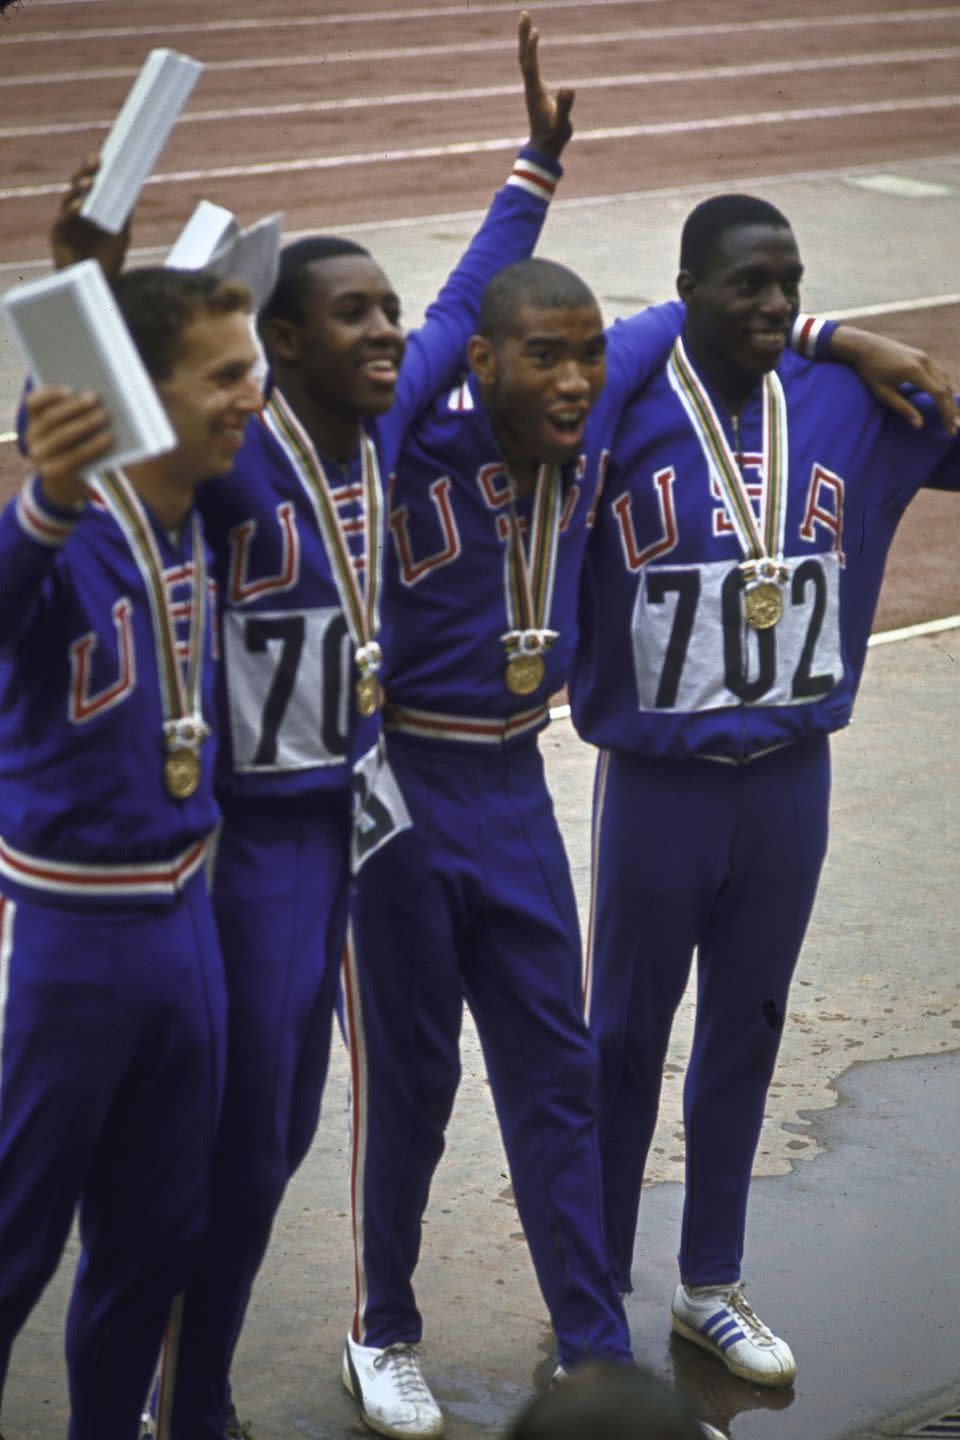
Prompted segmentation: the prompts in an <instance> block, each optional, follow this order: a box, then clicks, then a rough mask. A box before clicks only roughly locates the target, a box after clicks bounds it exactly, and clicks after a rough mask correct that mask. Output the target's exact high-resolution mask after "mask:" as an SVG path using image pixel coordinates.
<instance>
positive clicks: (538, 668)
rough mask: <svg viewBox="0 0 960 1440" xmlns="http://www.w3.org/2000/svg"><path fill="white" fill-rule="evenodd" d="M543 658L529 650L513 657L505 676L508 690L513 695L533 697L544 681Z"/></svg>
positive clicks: (508, 663) (508, 662)
mask: <svg viewBox="0 0 960 1440" xmlns="http://www.w3.org/2000/svg"><path fill="white" fill-rule="evenodd" d="M544 669H545V666H544V663H543V657H542V656H541V655H537V654H535V653H532V652H531V651H529V650H521V652H520V654H519V655H511V656H510V659H509V660H508V661H507V669H506V673H505V675H504V679H505V681H506V686H507V689H508V690H509V691H510V693H511V694H512V695H532V694H533V692H534V690H536V688H537V686H538V685H539V684H540V683H541V681H542V680H543V673H544Z"/></svg>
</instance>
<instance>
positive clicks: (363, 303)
mask: <svg viewBox="0 0 960 1440" xmlns="http://www.w3.org/2000/svg"><path fill="white" fill-rule="evenodd" d="M265 339H266V342H267V347H268V351H269V354H270V358H271V361H272V362H273V363H274V365H275V368H276V369H277V372H278V374H279V375H280V376H281V384H283V375H284V372H285V371H286V372H289V371H293V372H295V374H296V376H297V379H298V381H299V384H300V386H301V387H302V389H303V391H304V392H305V393H306V394H307V395H308V396H309V397H310V400H311V402H312V404H313V405H314V406H316V407H317V408H318V409H319V410H320V411H324V412H327V413H328V414H332V415H335V416H337V417H339V418H341V419H350V420H353V421H357V420H362V419H367V418H370V417H373V416H375V415H382V414H383V412H384V411H385V410H388V409H389V408H390V406H391V404H392V403H393V396H394V391H395V390H396V385H397V372H398V370H399V366H400V360H401V358H402V356H403V345H404V339H403V329H402V327H401V325H400V301H399V299H398V297H397V294H396V291H395V290H394V289H393V287H392V286H391V284H390V282H389V281H388V279H387V277H386V276H385V275H384V273H383V271H382V270H381V269H380V267H379V265H377V264H376V262H375V261H373V260H372V259H370V257H369V256H367V255H337V256H333V257H331V258H329V259H323V260H314V261H312V262H311V263H310V264H309V266H308V267H307V276H306V284H305V286H304V292H303V296H302V301H301V318H300V319H299V320H298V321H293V320H283V319H279V318H274V319H272V320H271V321H270V322H269V324H268V326H267V327H266V330H265Z"/></svg>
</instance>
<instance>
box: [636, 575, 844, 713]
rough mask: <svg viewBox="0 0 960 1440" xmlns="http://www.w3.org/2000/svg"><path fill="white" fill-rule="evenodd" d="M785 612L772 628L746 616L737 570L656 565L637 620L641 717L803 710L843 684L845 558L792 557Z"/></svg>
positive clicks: (644, 581)
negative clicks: (743, 708)
mask: <svg viewBox="0 0 960 1440" xmlns="http://www.w3.org/2000/svg"><path fill="white" fill-rule="evenodd" d="M786 563H787V564H788V566H789V569H790V574H789V576H788V578H787V579H786V580H785V582H784V584H783V587H782V595H783V602H784V605H783V614H782V616H781V618H780V619H779V620H778V621H777V623H776V625H773V626H771V627H770V629H768V630H757V629H754V627H753V626H751V625H749V624H748V623H747V621H746V619H745V618H744V608H743V588H744V586H743V576H742V575H741V573H740V569H739V567H738V566H737V565H731V564H730V563H729V561H716V562H714V563H711V564H708V565H663V566H660V565H650V566H647V567H646V568H645V569H644V570H643V571H642V572H641V574H640V577H639V584H638V587H637V597H636V601H635V603H634V609H633V617H632V639H633V664H634V673H635V676H636V683H637V698H638V704H639V708H640V709H641V710H682V711H696V710H720V709H724V708H725V707H729V706H734V705H803V704H812V703H815V702H816V701H817V700H820V699H821V698H822V697H823V696H824V695H826V694H827V693H828V692H829V691H830V690H832V689H833V687H834V686H835V685H836V684H838V683H839V681H840V680H841V679H842V677H843V661H842V659H841V651H840V564H839V559H838V557H837V555H835V554H832V553H830V554H824V555H811V556H809V557H807V558H805V559H801V560H796V559H788V560H787V562H786Z"/></svg>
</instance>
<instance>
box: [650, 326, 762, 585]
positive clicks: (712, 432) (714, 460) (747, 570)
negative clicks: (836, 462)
mask: <svg viewBox="0 0 960 1440" xmlns="http://www.w3.org/2000/svg"><path fill="white" fill-rule="evenodd" d="M667 378H668V379H669V381H670V385H671V388H672V389H673V391H674V394H675V395H676V396H677V398H678V399H679V401H680V403H681V405H682V406H683V408H684V410H685V411H686V413H687V418H688V419H689V421H690V424H691V425H692V426H693V429H694V433H695V434H696V437H697V439H698V440H699V442H700V448H701V450H702V451H703V454H704V458H705V460H706V462H707V465H708V467H709V469H710V470H711V471H712V473H713V474H714V475H715V476H716V480H717V484H718V485H719V487H720V493H721V495H722V497H723V503H724V506H725V508H726V511H727V515H728V516H729V517H730V522H731V524H732V525H733V527H734V529H735V531H736V533H737V539H738V540H739V542H740V548H741V550H742V552H743V554H744V557H745V560H746V563H745V564H744V565H743V566H742V567H741V568H742V569H743V571H744V574H745V575H746V576H747V578H748V579H752V578H754V577H755V576H756V575H757V574H758V573H760V574H764V575H768V576H771V577H778V578H782V577H783V575H784V574H785V573H786V567H785V566H784V563H783V543H784V528H785V525H786V517H787V463H788V462H787V402H786V397H785V396H784V393H783V386H782V385H781V383H780V377H779V376H778V375H776V374H775V373H774V372H773V371H772V370H771V371H768V372H767V374H766V375H764V377H763V459H762V475H763V498H762V502H761V507H760V524H759V525H758V524H757V520H756V518H755V516H754V513H753V506H752V505H751V503H750V496H749V495H748V493H747V488H746V483H745V481H744V478H743V475H742V474H741V472H740V467H739V465H738V464H737V460H736V456H735V455H734V453H733V451H732V450H731V449H730V444H729V441H728V440H727V437H726V435H725V434H724V433H723V427H722V425H721V424H720V421H719V419H718V417H717V412H716V410H715V409H714V408H713V403H712V401H711V399H710V396H709V395H708V394H707V392H706V389H705V388H704V385H703V383H702V381H701V380H700V377H699V375H698V374H697V372H696V371H695V370H694V368H693V366H692V365H691V364H690V360H689V358H688V356H687V352H686V350H685V349H684V346H683V340H682V339H681V338H680V337H678V338H677V342H676V344H675V345H674V347H673V352H672V354H671V356H670V359H669V361H668V362H667ZM764 562H765V563H764Z"/></svg>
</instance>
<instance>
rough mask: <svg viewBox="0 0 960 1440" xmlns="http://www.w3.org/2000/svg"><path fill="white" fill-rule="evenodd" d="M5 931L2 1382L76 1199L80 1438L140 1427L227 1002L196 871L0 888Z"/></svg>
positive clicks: (207, 1126)
mask: <svg viewBox="0 0 960 1440" xmlns="http://www.w3.org/2000/svg"><path fill="white" fill-rule="evenodd" d="M0 930H2V938H3V946H2V951H0V996H4V995H5V1003H4V1004H3V1007H2V1009H3V1015H2V1031H0V1045H2V1071H0V1074H2V1082H0V1388H2V1383H3V1377H4V1374H5V1372H6V1369H7V1363H8V1360H9V1356H10V1349H11V1346H12V1344H13V1339H14V1336H15V1335H16V1333H17V1331H18V1330H19V1329H20V1327H21V1326H22V1325H23V1323H24V1321H25V1320H26V1318H27V1316H28V1315H29V1313H30V1311H31V1309H32V1308H33V1305H34V1304H35V1302H36V1301H37V1299H38V1298H39V1296H40V1293H41V1291H42V1290H43V1288H44V1286H45V1285H46V1283H47V1281H48V1280H49V1279H50V1277H51V1275H52V1274H53V1272H54V1270H55V1269H56V1267H57V1263H58V1261H59V1260H60V1256H61V1254H62V1252H63V1247H64V1245H65V1243H66V1239H67V1235H68V1233H69V1230H70V1225H71V1221H72V1219H73V1215H74V1211H75V1209H76V1207H77V1205H78V1204H79V1212H80V1238H81V1245H82V1248H81V1253H80V1261H79V1264H78V1266H77V1274H76V1281H75V1284H74V1289H73V1297H72V1299H71V1302H70V1309H69V1314H68V1317H67V1341H66V1353H67V1369H68V1375H69V1383H70V1409H71V1418H70V1437H71V1440H134V1437H135V1436H136V1435H137V1434H138V1433H139V1418H140V1412H141V1410H142V1408H143V1405H144V1402H145V1399H146V1394H147V1390H148V1387H149V1384H150V1380H151V1377H152V1374H153V1368H154V1365H155V1363H156V1358H157V1352H158V1350H159V1348H160V1344H161V1341H162V1338H163V1332H164V1327H165V1325H166V1322H167V1315H168V1312H169V1309H170V1305H171V1301H172V1300H173V1298H174V1296H176V1295H177V1294H178V1293H179V1292H181V1291H183V1289H184V1287H185V1286H186V1283H187V1279H188V1276H189V1274H190V1271H191V1268H192V1266H193V1264H194V1263H195V1261H196V1257H197V1252H198V1249H199V1246H200V1243H201V1237H202V1233H203V1226H204V1221H205V1218H206V1217H205V1211H206V1207H207V1204H208V1201H209V1177H210V1171H211V1165H212V1158H213V1147H214V1136H215V1131H216V1122H217V1111H218V1107H219V1102H220V1095H221V1089H222V1080H223V1036H224V1027H225V1013H224V1009H225V1007H224V988H223V971H222V966H221V962H220V952H219V949H218V946H217V939H216V934H215V930H214V923H213V915H212V912H211V908H210V901H209V897H208V895H207V891H206V886H205V883H204V877H203V875H202V874H200V875H197V876H196V877H195V878H194V879H193V880H192V881H190V882H189V884H188V885H187V887H186V889H185V891H184V893H183V895H182V896H181V897H180V898H179V899H178V900H177V901H175V902H174V903H173V904H172V905H170V906H169V907H164V908H156V909H152V908H146V907H144V908H142V909H141V908H132V907H130V908H124V909H120V908H107V907H103V908H99V909H82V908H74V907H71V906H67V905H60V904H57V905H51V904H39V903H37V902H36V901H35V900H32V899H18V900H17V901H15V902H14V901H11V900H9V899H7V900H3V901H2V902H0ZM13 1419H14V1417H11V1420H13Z"/></svg>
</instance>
